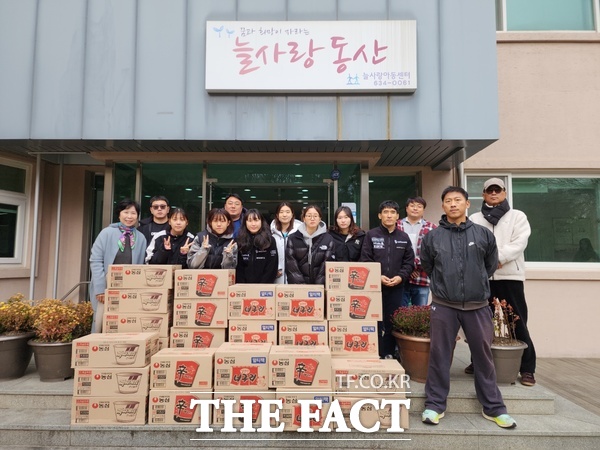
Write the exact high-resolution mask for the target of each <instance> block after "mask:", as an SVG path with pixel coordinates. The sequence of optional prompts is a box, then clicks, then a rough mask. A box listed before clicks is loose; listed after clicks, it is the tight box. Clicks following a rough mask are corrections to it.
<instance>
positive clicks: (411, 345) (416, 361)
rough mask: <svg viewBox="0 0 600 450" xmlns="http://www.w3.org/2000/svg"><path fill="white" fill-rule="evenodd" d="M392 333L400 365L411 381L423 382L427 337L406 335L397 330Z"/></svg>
mask: <svg viewBox="0 0 600 450" xmlns="http://www.w3.org/2000/svg"><path fill="white" fill-rule="evenodd" d="M392 335H393V336H394V337H395V338H396V345H398V350H399V351H400V361H401V363H402V367H404V370H405V371H406V373H407V374H408V375H409V376H410V379H411V381H417V382H419V383H425V380H427V368H428V366H429V348H430V340H429V338H420V337H414V336H407V335H405V334H401V333H399V332H397V331H392Z"/></svg>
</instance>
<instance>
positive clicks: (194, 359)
mask: <svg viewBox="0 0 600 450" xmlns="http://www.w3.org/2000/svg"><path fill="white" fill-rule="evenodd" d="M215 350H216V349H214V348H195V349H188V348H166V349H164V350H161V351H160V352H158V353H155V354H154V355H153V356H152V359H151V361H150V389H151V390H158V389H164V390H187V391H190V390H203V389H212V385H213V383H212V382H213V363H214V357H215Z"/></svg>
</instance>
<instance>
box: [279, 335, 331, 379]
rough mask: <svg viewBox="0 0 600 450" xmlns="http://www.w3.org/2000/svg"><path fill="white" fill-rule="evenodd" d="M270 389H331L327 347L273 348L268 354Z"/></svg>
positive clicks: (282, 346)
mask: <svg viewBox="0 0 600 450" xmlns="http://www.w3.org/2000/svg"><path fill="white" fill-rule="evenodd" d="M269 387H273V388H286V387H291V388H296V389H298V388H303V389H304V388H306V389H307V390H309V389H318V388H321V389H331V352H330V351H329V347H327V346H326V345H316V346H310V347H303V346H299V345H274V346H273V347H272V348H271V352H270V353H269Z"/></svg>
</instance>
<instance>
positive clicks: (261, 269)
mask: <svg viewBox="0 0 600 450" xmlns="http://www.w3.org/2000/svg"><path fill="white" fill-rule="evenodd" d="M278 265H279V259H278V258H277V244H276V243H275V239H273V237H271V245H270V246H269V248H268V249H266V250H259V249H258V248H256V246H255V245H252V248H250V249H249V250H248V251H246V252H242V251H241V250H239V249H238V263H237V268H236V270H235V282H236V283H268V284H272V283H274V282H275V277H276V276H277V266H278Z"/></svg>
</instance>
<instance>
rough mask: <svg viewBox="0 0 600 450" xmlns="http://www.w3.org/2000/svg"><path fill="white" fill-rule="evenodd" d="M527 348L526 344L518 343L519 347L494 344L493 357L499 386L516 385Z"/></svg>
mask: <svg viewBox="0 0 600 450" xmlns="http://www.w3.org/2000/svg"><path fill="white" fill-rule="evenodd" d="M526 348H527V344H526V343H525V342H521V341H518V345H494V344H492V356H493V357H494V366H495V367H496V383H497V384H515V383H516V381H517V377H518V376H519V368H520V367H521V357H522V356H523V351H525V349H526Z"/></svg>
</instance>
